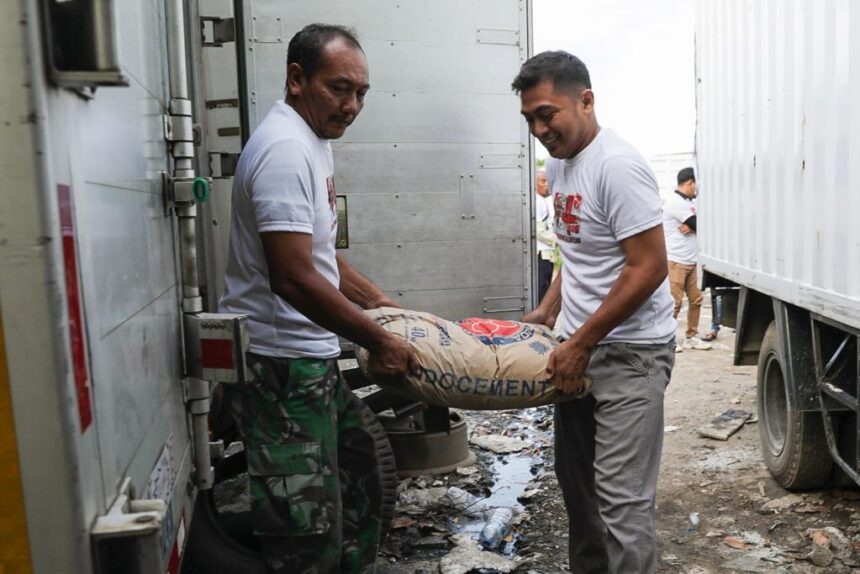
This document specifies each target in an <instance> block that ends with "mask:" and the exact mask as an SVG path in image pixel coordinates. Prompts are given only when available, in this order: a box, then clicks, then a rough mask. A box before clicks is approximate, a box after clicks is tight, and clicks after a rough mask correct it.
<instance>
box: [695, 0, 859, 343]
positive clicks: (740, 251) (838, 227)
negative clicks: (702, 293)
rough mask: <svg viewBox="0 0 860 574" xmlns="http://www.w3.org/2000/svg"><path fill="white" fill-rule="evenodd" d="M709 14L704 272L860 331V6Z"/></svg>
mask: <svg viewBox="0 0 860 574" xmlns="http://www.w3.org/2000/svg"><path fill="white" fill-rule="evenodd" d="M698 9H699V13H698V25H697V32H696V70H697V108H698V128H697V132H696V155H697V163H698V169H699V174H698V181H699V186H700V191H699V201H698V206H699V238H700V246H701V250H702V264H703V265H704V267H705V268H706V269H709V270H712V271H714V272H715V273H717V274H718V275H723V276H726V277H730V278H732V279H734V280H736V281H738V282H740V283H742V284H745V285H748V286H750V287H753V288H756V289H759V290H761V291H764V292H766V293H769V294H772V295H774V296H776V297H779V298H780V299H783V300H785V301H788V302H791V303H794V304H797V305H801V306H803V307H805V308H808V309H810V310H813V311H816V312H818V313H821V314H823V315H826V316H829V317H832V318H834V319H836V320H838V321H841V322H843V323H847V324H849V325H852V326H855V327H860V265H858V261H860V226H858V225H857V224H856V223H855V221H854V219H855V218H856V214H857V213H860V161H858V159H860V157H858V154H860V110H858V108H857V106H856V105H852V103H853V102H855V101H857V100H858V98H860V58H858V57H856V56H857V55H858V54H860V5H858V4H856V3H852V2H851V1H850V0H819V1H816V2H813V1H812V0H700V1H699V5H698ZM852 54H853V55H854V56H855V57H854V58H852V57H850V56H851V55H852Z"/></svg>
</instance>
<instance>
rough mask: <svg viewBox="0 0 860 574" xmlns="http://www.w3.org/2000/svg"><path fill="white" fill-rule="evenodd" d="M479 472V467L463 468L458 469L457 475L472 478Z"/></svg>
mask: <svg viewBox="0 0 860 574" xmlns="http://www.w3.org/2000/svg"><path fill="white" fill-rule="evenodd" d="M477 472H478V467H477V466H462V467H460V468H458V469H457V474H459V475H460V476H472V475H473V474H475V473H477Z"/></svg>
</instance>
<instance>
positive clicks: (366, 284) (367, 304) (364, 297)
mask: <svg viewBox="0 0 860 574" xmlns="http://www.w3.org/2000/svg"><path fill="white" fill-rule="evenodd" d="M337 268H338V271H339V272H340V292H341V293H343V295H344V296H345V297H346V298H347V299H349V300H350V301H352V302H353V303H355V304H356V305H358V306H359V307H361V308H362V309H376V308H377V307H399V306H400V305H398V304H397V303H395V302H394V301H392V300H391V299H389V298H388V296H387V295H386V294H385V293H384V292H383V291H382V289H380V288H379V287H377V286H376V284H374V283H373V281H371V280H370V279H368V278H367V277H365V276H364V275H362V274H361V273H359V272H358V271H356V269H355V267H353V266H352V265H350V264H349V263H347V262H346V261H344V259H343V258H342V257H341V256H340V255H338V256H337Z"/></svg>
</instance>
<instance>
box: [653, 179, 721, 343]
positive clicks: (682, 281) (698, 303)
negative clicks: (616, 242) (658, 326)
mask: <svg viewBox="0 0 860 574" xmlns="http://www.w3.org/2000/svg"><path fill="white" fill-rule="evenodd" d="M663 231H664V232H665V233H666V254H667V255H668V257H669V286H670V287H671V289H672V298H673V299H674V300H675V318H676V319H677V318H678V314H679V313H680V312H681V305H682V304H683V302H684V294H685V293H686V295H687V301H688V302H689V308H688V310H687V333H686V340H685V341H684V348H687V349H697V350H701V351H706V350H708V349H710V348H711V344H710V343H706V342H705V341H703V340H701V339H700V338H699V315H700V314H701V309H702V299H703V297H702V291H701V290H700V289H699V279H698V273H697V271H696V263H697V261H698V255H699V245H698V241H697V238H696V175H695V173H694V172H693V168H692V167H685V168H684V169H682V170H681V171H679V172H678V187H677V189H676V190H675V193H673V194H672V196H671V197H670V198H669V199H668V200H666V204H665V205H664V206H663ZM680 349H681V347H680V346H679V347H678V350H679V351H680Z"/></svg>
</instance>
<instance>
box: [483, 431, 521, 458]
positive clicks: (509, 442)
mask: <svg viewBox="0 0 860 574" xmlns="http://www.w3.org/2000/svg"><path fill="white" fill-rule="evenodd" d="M469 442H471V443H472V444H474V445H475V446H479V447H481V448H483V449H486V450H491V451H493V452H495V453H497V454H508V453H511V452H519V451H521V450H523V449H524V448H526V447H528V446H529V443H527V442H526V441H524V440H522V439H519V438H511V437H508V436H504V435H500V434H486V435H478V436H476V435H472V437H471V438H469Z"/></svg>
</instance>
